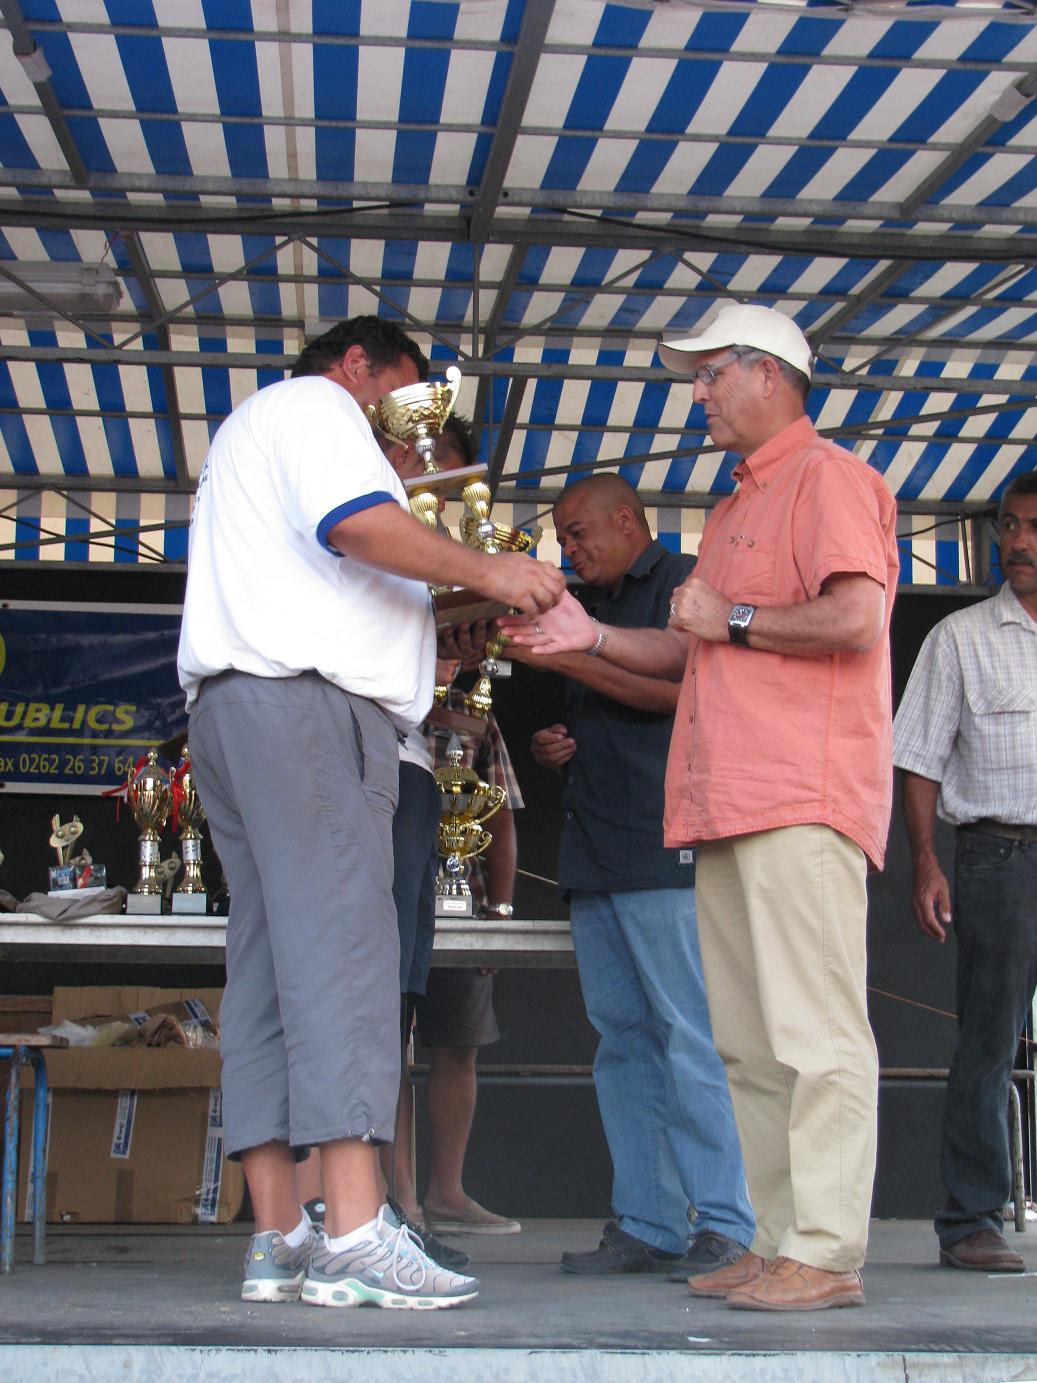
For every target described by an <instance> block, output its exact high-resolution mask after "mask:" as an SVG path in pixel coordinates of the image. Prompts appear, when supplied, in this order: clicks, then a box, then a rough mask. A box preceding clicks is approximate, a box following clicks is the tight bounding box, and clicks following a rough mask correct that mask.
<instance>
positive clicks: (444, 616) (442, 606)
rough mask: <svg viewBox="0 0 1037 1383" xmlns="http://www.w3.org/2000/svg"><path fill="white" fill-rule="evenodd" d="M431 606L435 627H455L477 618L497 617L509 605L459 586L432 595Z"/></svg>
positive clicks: (508, 607) (504, 613) (472, 621)
mask: <svg viewBox="0 0 1037 1383" xmlns="http://www.w3.org/2000/svg"><path fill="white" fill-rule="evenodd" d="M432 608H433V611H434V613H435V617H436V628H437V629H456V628H457V627H458V626H460V625H462V624H473V623H474V622H475V621H476V620H477V619H484V620H487V621H489V620H493V619H498V618H499V617H500V616H501V615H506V614H507V613H508V611H509V610H510V608H511V607H510V606H509V605H505V604H504V602H503V601H500V600H491V599H490V598H489V597H488V596H484V595H480V594H479V592H478V591H472V590H469V589H468V587H466V586H461V587H458V589H457V590H455V591H444V592H443V593H442V594H439V595H435V596H433V598H432Z"/></svg>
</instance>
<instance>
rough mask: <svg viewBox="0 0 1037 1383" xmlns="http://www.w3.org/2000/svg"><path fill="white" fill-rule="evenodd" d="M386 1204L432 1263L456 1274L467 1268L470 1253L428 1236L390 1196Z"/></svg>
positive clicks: (426, 1231)
mask: <svg viewBox="0 0 1037 1383" xmlns="http://www.w3.org/2000/svg"><path fill="white" fill-rule="evenodd" d="M388 1202H389V1209H390V1210H391V1211H392V1213H393V1214H394V1215H395V1216H396V1218H397V1219H398V1220H399V1222H400V1224H401V1225H406V1227H407V1228H408V1229H409V1230H410V1232H411V1233H412V1234H413V1235H414V1237H415V1239H419V1240H420V1241H421V1247H422V1250H423V1252H424V1253H425V1254H426V1256H427V1257H429V1258H431V1259H432V1261H433V1263H438V1264H439V1266H440V1267H441V1268H448V1269H449V1270H450V1271H451V1272H457V1271H458V1270H459V1269H460V1268H467V1267H468V1264H469V1263H470V1262H471V1261H472V1255H471V1254H470V1253H464V1252H462V1250H461V1249H455V1248H451V1247H450V1245H449V1244H444V1243H443V1241H442V1239H437V1238H436V1236H435V1235H434V1234H430V1233H429V1231H428V1230H427V1229H426V1228H425V1226H424V1225H419V1224H415V1222H414V1221H413V1220H412V1219H411V1217H410V1216H409V1215H405V1214H404V1213H403V1207H402V1206H401V1205H400V1204H399V1202H398V1201H394V1200H393V1198H392V1196H389V1198H388Z"/></svg>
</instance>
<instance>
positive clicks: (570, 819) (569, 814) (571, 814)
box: [565, 812, 575, 821]
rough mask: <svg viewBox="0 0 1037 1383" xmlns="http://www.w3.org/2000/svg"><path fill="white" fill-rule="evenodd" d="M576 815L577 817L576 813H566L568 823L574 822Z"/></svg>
mask: <svg viewBox="0 0 1037 1383" xmlns="http://www.w3.org/2000/svg"><path fill="white" fill-rule="evenodd" d="M574 815H575V813H573V812H566V813H565V819H566V821H572V819H573V816H574Z"/></svg>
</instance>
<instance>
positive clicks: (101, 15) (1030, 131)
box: [0, 0, 1037, 580]
mask: <svg viewBox="0 0 1037 1383" xmlns="http://www.w3.org/2000/svg"><path fill="white" fill-rule="evenodd" d="M1035 9H1037V6H1035V4H1033V3H1029V2H1026V3H1024V0H1014V2H1013V0H958V3H943V4H938V3H921V2H920V0H919V2H917V3H912V0H895V3H890V2H888V0H867V2H866V3H865V2H864V0H860V3H857V2H855V0H841V2H840V0H756V3H740V2H739V0H713V2H712V3H709V0H700V2H698V3H696V2H695V0H667V2H666V3H663V2H662V0H658V2H653V0H628V3H624V4H612V3H608V4H606V3H601V2H600V0H525V3H523V0H3V2H2V4H0V11H2V14H3V19H4V21H5V23H6V28H7V33H6V34H0V105H2V111H0V165H2V167H0V182H2V183H3V187H2V188H0V556H2V557H4V558H8V559H15V560H55V559H57V560H65V561H86V560H91V561H95V560H100V561H110V560H127V561H138V560H143V561H151V560H167V561H169V560H173V561H177V560H182V558H183V556H184V551H185V531H184V524H185V522H186V518H187V515H188V513H189V507H190V496H191V492H192V489H193V484H194V481H195V479H196V477H197V474H198V470H199V468H200V466H201V463H202V460H203V458H204V455H205V452H206V448H207V445H208V441H209V438H210V436H211V434H212V432H213V431H214V429H215V428H216V427H217V426H218V425H219V422H220V421H221V419H222V418H223V417H224V416H225V415H226V413H227V412H228V411H229V410H230V409H231V408H232V407H233V406H234V405H235V404H236V403H237V402H239V401H240V400H241V399H243V398H245V397H246V396H247V395H248V394H249V393H251V392H252V391H253V390H255V389H256V388H258V387H260V386H262V385H264V384H266V383H269V382H271V381H273V380H276V379H279V378H281V377H282V376H283V372H284V369H285V366H286V363H290V361H291V360H292V359H293V358H294V357H295V356H296V355H297V353H298V351H299V349H300V347H301V345H302V343H303V341H304V339H305V338H306V337H307V335H310V334H312V333H313V332H315V331H317V330H320V329H323V328H324V327H325V326H326V325H328V324H330V323H331V322H332V321H334V320H337V319H340V318H343V317H347V316H350V315H353V314H354V313H360V312H378V313H381V314H383V315H386V316H388V317H392V318H395V319H397V320H400V321H402V322H403V323H404V324H405V325H406V326H407V327H408V329H409V330H410V331H411V332H412V334H413V335H414V336H415V338H416V339H417V340H418V341H419V343H420V344H421V345H422V346H423V348H424V349H426V350H427V351H428V352H429V353H430V355H431V356H432V359H433V366H434V371H441V370H443V369H445V367H446V365H447V364H449V363H456V364H458V365H459V367H460V369H461V371H462V373H463V375H464V384H463V387H462V394H461V400H460V410H461V411H462V412H463V413H465V414H467V415H469V416H471V417H473V418H474V420H475V424H476V428H477V431H478V433H479V437H480V444H481V448H482V451H483V454H484V456H485V458H486V459H487V461H488V462H489V463H490V467H491V474H492V477H493V480H494V484H495V486H496V489H497V493H498V496H499V499H500V501H501V502H502V503H503V504H505V505H507V504H511V505H513V506H516V507H515V511H514V512H515V513H516V514H517V515H518V516H519V517H520V518H522V517H524V516H529V515H531V514H532V513H533V512H534V511H536V510H538V509H543V508H545V507H547V506H548V505H549V504H550V501H551V498H552V497H553V496H554V495H556V494H557V492H558V490H559V488H560V487H561V486H563V485H564V484H565V483H566V480H567V478H570V477H572V476H574V475H578V474H582V473H585V472H586V470H587V469H589V468H594V467H603V468H613V469H617V468H618V469H620V470H621V471H622V473H623V474H624V475H626V476H627V477H628V478H629V479H630V480H631V481H633V482H634V483H635V484H636V485H637V486H638V487H639V489H640V491H641V492H642V494H643V496H644V498H645V500H646V503H648V504H649V505H650V506H652V507H653V510H655V511H656V512H657V514H658V516H660V526H661V527H662V528H663V529H664V530H665V531H667V532H670V533H674V534H677V535H678V537H677V541H681V542H685V545H688V544H689V543H690V544H691V545H692V546H693V545H694V542H695V538H694V534H695V533H696V532H697V530H698V528H699V527H700V526H701V525H700V519H701V510H702V507H703V506H704V505H706V504H708V503H709V501H710V498H711V497H713V496H716V495H718V494H722V493H725V492H726V491H728V490H729V489H730V487H731V485H732V480H731V468H732V464H733V458H732V457H731V456H725V455H723V454H721V453H719V452H718V451H717V450H716V449H714V448H713V447H712V446H711V445H710V442H709V438H708V436H706V435H705V433H704V431H703V419H702V416H701V413H700V411H699V410H697V409H696V408H694V407H693V406H692V401H691V391H690V389H689V388H688V386H687V384H686V383H681V382H677V381H672V380H671V379H670V377H669V376H668V375H667V374H666V373H665V371H664V370H663V369H662V368H661V366H660V364H659V360H658V357H657V355H656V353H655V347H656V344H657V342H658V340H659V339H660V337H662V336H666V335H676V334H680V333H685V334H687V332H688V331H689V329H691V328H693V327H694V326H695V324H696V323H698V322H699V321H701V320H702V319H703V318H704V317H705V316H706V315H707V314H708V313H710V312H711V311H712V310H713V309H714V308H715V307H716V306H717V305H718V303H720V302H723V301H725V300H738V301H745V302H756V303H765V304H768V305H771V306H774V307H777V308H780V309H781V310H782V311H784V312H787V313H789V314H791V315H792V316H794V317H795V318H796V320H797V321H798V322H799V323H800V325H801V326H802V327H803V328H804V330H805V331H806V332H807V333H808V335H809V336H810V337H811V340H812V342H813V343H814V346H815V348H816V350H817V352H818V355H819V358H820V364H819V368H818V374H817V381H816V387H815V389H814V392H813V395H812V399H811V411H812V413H813V415H814V417H815V419H816V421H817V424H818V426H819V427H820V428H822V429H823V430H825V431H826V432H828V433H830V434H831V435H832V436H834V437H836V438H838V439H839V440H841V441H843V442H844V443H845V444H846V445H848V446H851V447H853V448H854V449H855V450H857V451H858V452H859V453H860V454H861V455H862V456H864V457H866V458H867V459H868V460H869V461H870V462H871V464H873V465H874V466H876V467H877V468H878V469H879V470H881V471H882V472H883V473H884V474H885V476H886V477H887V479H888V481H889V483H890V485H891V486H892V488H893V490H894V491H895V493H896V494H897V496H898V498H899V500H900V501H901V507H902V510H903V511H904V515H905V517H904V523H905V534H906V535H907V534H908V533H909V531H910V533H916V534H918V535H921V534H922V533H923V532H924V533H925V534H926V535H927V540H931V542H932V544H933V551H932V552H930V553H929V555H924V554H923V555H922V556H921V557H920V559H919V560H920V564H921V565H922V566H925V567H926V568H927V570H928V571H929V572H930V576H929V577H928V578H927V577H924V576H922V575H921V574H920V573H916V574H915V576H914V577H913V578H912V579H915V580H926V579H930V580H931V579H934V577H933V574H934V573H937V571H938V570H939V572H940V573H941V575H940V577H939V579H944V577H945V576H946V577H947V579H969V571H968V569H967V564H968V563H969V562H970V561H971V560H972V559H971V556H970V550H969V543H968V542H967V541H966V542H962V541H960V538H961V531H964V530H963V529H962V530H961V531H959V520H960V519H961V518H962V517H963V516H964V517H966V518H967V517H968V516H970V515H973V514H974V513H976V512H977V511H979V510H981V509H983V508H984V506H986V505H988V504H989V502H990V501H991V499H996V497H997V495H998V494H999V492H1000V490H1001V488H1002V487H1003V485H1004V483H1005V481H1006V479H1007V478H1009V477H1010V476H1011V475H1013V474H1014V473H1016V472H1018V471H1020V470H1029V469H1033V468H1034V467H1037V446H1035V444H1034V440H1033V439H1034V435H1035V426H1037V401H1035V396H1037V368H1035V364H1034V358H1033V342H1034V340H1035V334H1037V265H1035V258H1037V233H1035V228H1034V226H1033V220H1034V214H1035V208H1037V158H1035V154H1037V101H1034V100H1033V97H1034V96H1035V95H1037V16H1035ZM1031 293H1034V294H1035V297H1034V298H1031V296H1030V295H1031ZM84 294H93V295H95V296H94V301H93V305H92V306H87V305H85V303H86V299H85V298H84V297H83V295H84ZM934 524H939V525H942V526H943V528H944V530H945V531H943V532H942V533H940V532H937V531H936V528H934ZM682 534H683V535H684V537H681V536H680V535H682ZM941 545H942V551H941V552H937V551H936V549H937V548H940V547H941ZM907 549H908V551H909V554H910V550H911V544H910V543H908V544H907ZM918 551H919V552H921V549H920V548H919V549H918Z"/></svg>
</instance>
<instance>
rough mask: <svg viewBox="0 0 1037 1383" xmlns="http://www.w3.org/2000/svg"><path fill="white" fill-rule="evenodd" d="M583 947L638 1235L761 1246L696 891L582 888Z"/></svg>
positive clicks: (627, 1223) (617, 1184) (621, 1203)
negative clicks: (713, 1009) (719, 1039)
mask: <svg viewBox="0 0 1037 1383" xmlns="http://www.w3.org/2000/svg"><path fill="white" fill-rule="evenodd" d="M570 912H571V919H572V936H573V945H574V947H575V950H576V961H577V965H578V966H579V971H580V984H581V987H582V989H583V998H584V1003H585V1004H586V1007H587V1016H588V1017H589V1018H590V1020H591V1022H592V1023H593V1025H594V1027H595V1028H596V1029H597V1031H598V1033H599V1034H600V1035H601V1041H600V1043H599V1045H598V1053H597V1056H596V1058H595V1061H594V1084H595V1087H596V1090H597V1095H598V1106H599V1108H600V1110H601V1119H602V1123H603V1124H604V1126H605V1137H606V1138H607V1140H608V1145H609V1152H610V1153H611V1154H612V1166H613V1178H614V1179H613V1190H612V1208H613V1212H614V1213H615V1216H616V1218H617V1220H618V1221H619V1226H620V1228H621V1229H624V1230H626V1232H627V1233H628V1234H633V1235H635V1236H636V1237H637V1238H638V1239H642V1240H644V1241H645V1242H646V1243H649V1244H653V1245H654V1246H655V1247H656V1248H660V1249H664V1250H666V1251H667V1252H672V1253H683V1252H684V1249H685V1246H686V1244H687V1239H688V1210H689V1206H690V1207H694V1210H695V1223H694V1229H695V1232H696V1233H697V1232H698V1231H700V1230H704V1229H712V1230H717V1231H718V1232H719V1233H721V1234H726V1235H729V1236H730V1237H731V1238H732V1239H737V1240H738V1242H739V1243H741V1244H744V1245H746V1246H748V1245H749V1244H750V1243H752V1240H753V1234H754V1232H755V1221H754V1219H753V1212H752V1208H751V1207H750V1205H749V1198H748V1193H747V1191H746V1185H745V1172H744V1171H743V1169H742V1154H741V1149H740V1147H739V1144H738V1133H737V1130H736V1128H735V1120H734V1114H733V1112H732V1109H731V1096H730V1093H729V1091H728V1086H727V1077H726V1075H725V1074H724V1067H723V1063H722V1062H721V1060H720V1058H719V1057H718V1056H717V1053H716V1048H715V1047H714V1045H713V1032H712V1029H711V1027H710V1022H709V1009H708V1007H707V1004H706V990H705V985H704V983H703V979H702V961H701V958H700V956H699V939H698V930H697V928H696V924H695V893H694V890H693V889H690V888H653V889H642V890H636V891H634V890H632V891H629V892H624V893H583V892H574V893H573V894H572V897H571V901H570Z"/></svg>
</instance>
